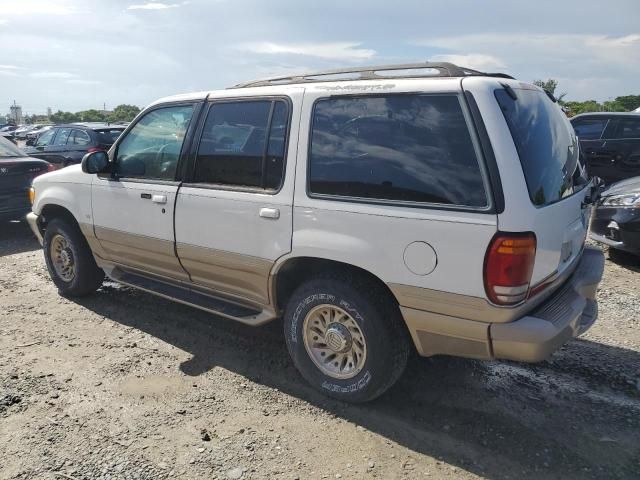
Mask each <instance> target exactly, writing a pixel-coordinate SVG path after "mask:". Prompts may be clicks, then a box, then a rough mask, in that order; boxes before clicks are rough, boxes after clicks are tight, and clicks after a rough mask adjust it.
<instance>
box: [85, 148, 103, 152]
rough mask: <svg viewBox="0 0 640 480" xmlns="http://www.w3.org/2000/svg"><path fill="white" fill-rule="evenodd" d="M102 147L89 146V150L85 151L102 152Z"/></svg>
mask: <svg viewBox="0 0 640 480" xmlns="http://www.w3.org/2000/svg"><path fill="white" fill-rule="evenodd" d="M102 151H103V149H102V148H100V147H91V148H90V149H89V150H87V153H93V152H102Z"/></svg>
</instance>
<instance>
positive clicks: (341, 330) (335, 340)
mask: <svg viewBox="0 0 640 480" xmlns="http://www.w3.org/2000/svg"><path fill="white" fill-rule="evenodd" d="M324 343H326V344H327V347H329V348H330V349H331V350H333V351H334V352H335V353H345V352H346V351H347V350H349V349H350V348H351V344H352V343H353V339H352V338H351V334H350V333H349V330H348V329H347V327H345V326H344V325H342V324H340V323H332V324H331V325H329V328H327V331H326V333H325V334H324Z"/></svg>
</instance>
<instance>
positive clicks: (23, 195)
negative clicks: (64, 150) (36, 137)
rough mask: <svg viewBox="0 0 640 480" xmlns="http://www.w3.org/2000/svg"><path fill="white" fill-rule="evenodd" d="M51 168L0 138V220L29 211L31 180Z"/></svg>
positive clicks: (15, 217)
mask: <svg viewBox="0 0 640 480" xmlns="http://www.w3.org/2000/svg"><path fill="white" fill-rule="evenodd" d="M52 170H53V165H51V164H50V163H48V162H45V161H44V160H38V159H35V158H29V157H27V155H25V154H24V152H23V151H22V150H20V149H19V148H18V147H16V146H15V145H14V144H13V143H11V142H10V141H8V140H6V139H5V138H0V220H9V219H18V218H21V217H24V216H25V215H26V214H27V213H29V212H30V211H31V203H30V202H29V196H28V190H29V187H31V181H32V180H33V179H34V178H35V177H37V176H38V175H41V174H43V173H47V172H50V171H52Z"/></svg>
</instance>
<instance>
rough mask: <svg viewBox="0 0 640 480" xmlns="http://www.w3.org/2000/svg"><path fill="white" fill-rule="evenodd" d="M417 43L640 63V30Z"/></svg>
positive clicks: (517, 59) (509, 55)
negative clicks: (618, 32) (639, 32)
mask: <svg viewBox="0 0 640 480" xmlns="http://www.w3.org/2000/svg"><path fill="white" fill-rule="evenodd" d="M416 44H417V45H421V46H429V47H438V48H442V49H446V50H451V51H452V52H451V55H457V54H460V55H464V54H465V53H466V52H468V51H469V50H471V51H474V52H478V53H479V54H481V55H486V56H494V55H498V56H499V57H498V58H506V59H507V61H508V63H509V64H517V63H520V64H522V63H525V62H530V63H531V62H537V61H545V62H547V63H548V62H557V63H565V62H566V61H567V60H570V61H572V63H576V62H580V63H584V62H585V61H592V60H594V59H598V60H599V61H601V62H602V65H603V64H606V63H618V64H623V65H628V66H632V64H633V63H635V64H636V66H637V65H638V64H640V34H632V35H625V36H618V37H616V36H610V35H593V34H571V33H555V34H524V33H516V34H512V33H505V34H499V33H488V34H478V35H460V36H453V37H440V38H433V39H425V40H420V41H418V42H416Z"/></svg>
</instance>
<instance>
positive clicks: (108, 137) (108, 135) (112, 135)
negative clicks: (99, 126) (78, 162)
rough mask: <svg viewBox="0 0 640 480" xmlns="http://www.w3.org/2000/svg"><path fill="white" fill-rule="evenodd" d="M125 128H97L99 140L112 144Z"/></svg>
mask: <svg viewBox="0 0 640 480" xmlns="http://www.w3.org/2000/svg"><path fill="white" fill-rule="evenodd" d="M123 131H124V128H112V129H109V130H96V133H97V134H98V142H99V143H104V144H108V145H111V144H113V143H115V141H116V140H117V139H118V137H119V136H120V134H121V133H122V132H123Z"/></svg>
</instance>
